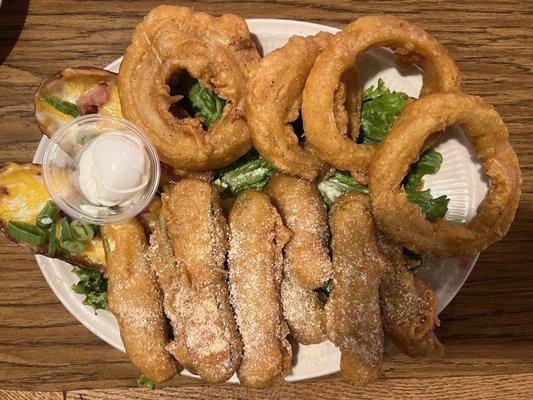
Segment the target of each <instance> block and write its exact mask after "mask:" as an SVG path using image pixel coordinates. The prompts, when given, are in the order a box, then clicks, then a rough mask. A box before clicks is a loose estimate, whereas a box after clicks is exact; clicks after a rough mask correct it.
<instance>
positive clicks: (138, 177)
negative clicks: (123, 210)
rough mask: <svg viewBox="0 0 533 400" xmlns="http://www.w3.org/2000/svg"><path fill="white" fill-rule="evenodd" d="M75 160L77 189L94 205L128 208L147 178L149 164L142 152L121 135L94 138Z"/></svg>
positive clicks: (146, 182) (136, 145) (136, 144)
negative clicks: (76, 164) (124, 206)
mask: <svg viewBox="0 0 533 400" xmlns="http://www.w3.org/2000/svg"><path fill="white" fill-rule="evenodd" d="M77 159H78V186H79V189H80V191H81V192H82V193H83V195H84V196H85V198H86V199H87V200H88V201H89V202H90V203H92V204H94V205H98V206H106V207H113V206H123V205H127V204H128V203H129V202H130V201H131V200H132V199H133V198H134V197H136V195H137V194H138V193H140V192H142V190H143V188H144V187H145V186H146V185H147V184H148V180H149V178H150V162H149V160H148V157H147V155H146V153H145V151H144V149H143V148H142V147H141V145H140V144H139V143H137V142H136V141H135V140H134V139H132V138H130V137H127V136H126V135H123V134H121V133H120V132H113V133H104V134H101V135H99V136H97V137H95V138H94V139H92V140H91V141H89V142H88V143H87V144H86V145H85V146H84V148H83V149H82V150H81V152H80V154H78V156H77Z"/></svg>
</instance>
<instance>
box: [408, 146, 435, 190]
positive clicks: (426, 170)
mask: <svg viewBox="0 0 533 400" xmlns="http://www.w3.org/2000/svg"><path fill="white" fill-rule="evenodd" d="M441 165H442V154H440V153H439V152H438V151H437V150H434V149H429V150H426V151H425V152H424V153H422V155H421V156H420V158H419V159H418V161H417V162H416V163H415V164H413V165H412V166H411V170H410V171H409V173H408V174H407V176H406V177H405V179H404V187H405V190H416V189H418V188H419V187H420V185H422V178H423V177H424V175H434V174H436V173H437V172H439V169H440V166H441Z"/></svg>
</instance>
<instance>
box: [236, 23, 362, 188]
mask: <svg viewBox="0 0 533 400" xmlns="http://www.w3.org/2000/svg"><path fill="white" fill-rule="evenodd" d="M331 39H332V35H331V34H330V33H326V32H320V33H318V34H317V35H315V36H307V37H301V36H293V37H291V38H290V39H289V41H288V42H287V44H286V45H285V46H283V47H282V48H279V49H276V50H274V51H273V52H271V53H269V54H268V55H267V56H266V57H265V58H263V59H262V60H261V61H260V62H259V63H258V64H256V65H255V66H254V68H252V72H251V73H250V81H249V82H248V94H247V99H246V118H247V120H248V124H249V126H250V134H251V136H252V141H253V144H254V146H255V148H257V150H258V151H259V152H260V153H261V155H262V156H263V157H265V158H266V159H267V160H268V161H270V162H271V163H272V164H273V165H274V166H275V167H276V168H277V169H278V170H280V171H282V172H284V173H287V174H291V175H295V176H298V177H301V178H305V179H309V180H313V179H315V178H316V177H317V176H318V175H321V174H323V173H325V172H326V171H327V170H328V165H327V163H326V162H325V161H324V160H322V159H321V158H320V157H319V155H318V152H317V151H316V150H314V149H312V148H311V147H310V146H309V144H308V143H303V144H300V143H299V140H298V136H297V135H296V134H295V132H294V129H293V127H292V126H291V122H294V121H295V120H296V119H297V118H298V115H299V113H300V106H301V102H302V91H303V89H304V85H305V81H306V79H307V76H308V75H309V72H310V71H311V68H312V66H313V64H314V62H315V60H316V57H317V56H318V55H319V54H320V52H321V51H322V50H323V49H324V48H325V47H326V46H327V45H328V44H329V43H330V42H331ZM354 71H355V72H354ZM353 73H357V70H355V69H351V70H349V71H348V74H347V76H346V81H347V82H351V81H353V82H358V79H357V76H352V75H351V74H353ZM345 86H346V85H345V83H344V82H342V81H341V82H340V83H339V84H338V85H337V88H336V91H335V101H334V103H335V112H334V114H335V123H336V126H338V129H339V130H341V131H343V132H344V133H345V132H346V130H347V125H348V122H349V119H350V117H351V115H349V114H350V112H353V110H355V112H356V113H357V114H356V116H355V118H353V119H355V120H357V121H359V108H360V102H361V98H360V96H361V92H360V90H353V91H349V92H348V93H349V95H348V99H346V97H347V93H346V92H347V91H346V88H345ZM352 93H353V94H355V98H354V97H353V95H351V94H352ZM345 103H346V106H345ZM346 107H348V110H346ZM356 129H357V131H359V125H357V127H356Z"/></svg>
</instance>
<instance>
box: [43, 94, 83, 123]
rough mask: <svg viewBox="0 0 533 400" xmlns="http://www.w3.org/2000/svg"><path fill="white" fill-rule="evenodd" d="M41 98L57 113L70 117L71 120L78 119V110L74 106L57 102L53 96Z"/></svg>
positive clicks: (66, 102)
mask: <svg viewBox="0 0 533 400" xmlns="http://www.w3.org/2000/svg"><path fill="white" fill-rule="evenodd" d="M43 98H44V100H45V101H46V102H47V103H48V104H50V105H51V106H52V107H54V108H55V109H56V110H57V111H60V112H62V113H63V114H67V115H70V116H71V117H73V118H76V117H79V116H80V115H81V112H80V109H79V108H78V106H77V105H76V104H73V103H70V102H68V101H64V100H59V99H58V98H56V97H53V96H44V97H43Z"/></svg>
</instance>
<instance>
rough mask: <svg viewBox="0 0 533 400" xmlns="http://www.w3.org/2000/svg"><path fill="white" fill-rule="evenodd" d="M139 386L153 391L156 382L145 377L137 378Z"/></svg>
mask: <svg viewBox="0 0 533 400" xmlns="http://www.w3.org/2000/svg"><path fill="white" fill-rule="evenodd" d="M137 385H139V386H140V387H146V388H148V389H152V390H154V389H155V382H154V381H153V380H151V379H148V378H147V377H146V376H144V375H141V376H139V377H137Z"/></svg>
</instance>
